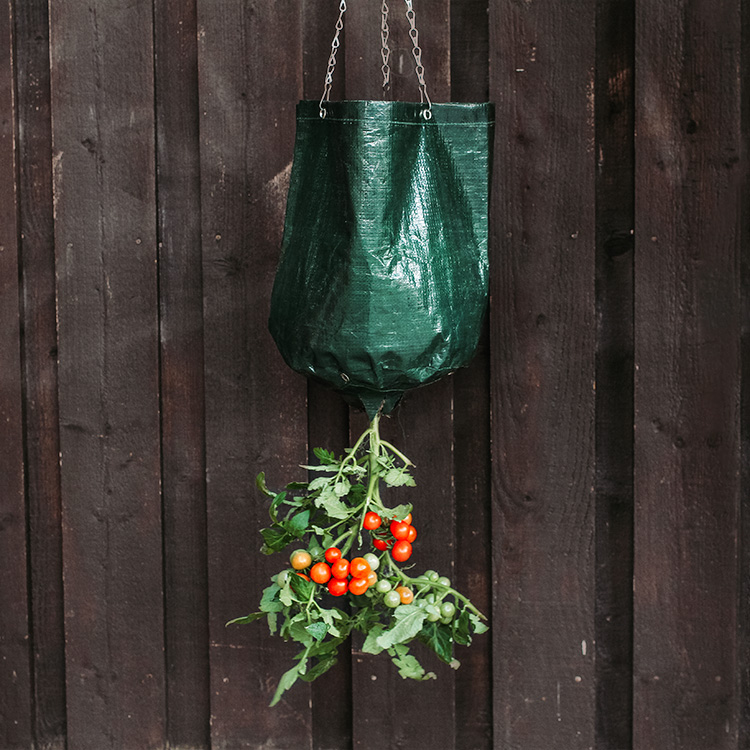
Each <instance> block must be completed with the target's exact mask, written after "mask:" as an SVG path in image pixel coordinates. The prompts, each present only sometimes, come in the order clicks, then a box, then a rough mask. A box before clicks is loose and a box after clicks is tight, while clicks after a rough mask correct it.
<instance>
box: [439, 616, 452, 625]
mask: <svg viewBox="0 0 750 750" xmlns="http://www.w3.org/2000/svg"><path fill="white" fill-rule="evenodd" d="M440 622H441V623H443V625H450V624H451V623H452V622H453V618H452V617H441V618H440Z"/></svg>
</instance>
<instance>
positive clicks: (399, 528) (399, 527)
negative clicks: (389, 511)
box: [390, 521, 409, 539]
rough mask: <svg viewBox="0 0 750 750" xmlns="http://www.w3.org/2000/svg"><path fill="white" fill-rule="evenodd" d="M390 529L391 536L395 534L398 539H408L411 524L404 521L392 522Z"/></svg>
mask: <svg viewBox="0 0 750 750" xmlns="http://www.w3.org/2000/svg"><path fill="white" fill-rule="evenodd" d="M390 529H391V534H393V536H395V537H396V539H406V537H407V535H408V533H409V524H408V523H405V522H404V521H391V526H390Z"/></svg>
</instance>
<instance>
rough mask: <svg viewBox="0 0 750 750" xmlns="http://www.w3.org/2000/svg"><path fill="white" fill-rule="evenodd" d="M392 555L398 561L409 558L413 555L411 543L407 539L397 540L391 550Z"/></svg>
mask: <svg viewBox="0 0 750 750" xmlns="http://www.w3.org/2000/svg"><path fill="white" fill-rule="evenodd" d="M391 555H393V559H394V560H395V561H396V562H404V561H405V560H408V559H409V558H410V557H411V544H409V542H407V541H406V539H402V540H401V541H400V542H396V543H395V544H394V545H393V549H392V550H391Z"/></svg>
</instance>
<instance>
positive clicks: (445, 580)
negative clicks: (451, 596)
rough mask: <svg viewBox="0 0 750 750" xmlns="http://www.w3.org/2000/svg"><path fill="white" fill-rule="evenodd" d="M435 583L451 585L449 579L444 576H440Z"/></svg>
mask: <svg viewBox="0 0 750 750" xmlns="http://www.w3.org/2000/svg"><path fill="white" fill-rule="evenodd" d="M435 583H437V584H439V585H440V586H450V585H451V579H450V578H446V577H445V576H440V577H439V578H438V579H437V581H435Z"/></svg>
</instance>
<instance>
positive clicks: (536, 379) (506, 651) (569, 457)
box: [490, 0, 595, 750]
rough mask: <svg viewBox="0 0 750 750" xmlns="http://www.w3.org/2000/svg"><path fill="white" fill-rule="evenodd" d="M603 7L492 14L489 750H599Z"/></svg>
mask: <svg viewBox="0 0 750 750" xmlns="http://www.w3.org/2000/svg"><path fill="white" fill-rule="evenodd" d="M594 11H595V3H594V2H593V1H589V0H586V1H585V2H579V3H576V4H575V6H571V5H569V4H562V3H548V4H545V5H544V7H542V6H538V5H536V4H518V3H514V2H505V1H504V0H500V1H496V2H492V3H491V4H490V48H491V58H490V96H491V98H492V99H493V100H494V101H495V103H496V106H497V107H498V117H497V127H496V140H495V146H496V150H495V180H494V184H493V196H494V201H493V211H492V218H491V226H492V227H493V229H492V248H493V251H492V256H491V267H492V268H493V271H492V281H491V295H492V297H491V317H490V341H491V346H492V349H491V364H492V425H493V431H492V450H493V546H494V549H493V556H494V576H493V583H494V591H495V597H494V606H493V623H494V628H493V655H494V658H493V661H494V694H493V696H494V708H495V711H494V722H495V726H494V742H495V747H497V748H503V749H504V750H505V749H507V750H510V749H511V748H512V749H513V750H516V749H520V748H542V747H565V748H566V750H567V749H570V750H576V749H578V748H592V747H593V746H594V691H595V686H594V662H593V639H594V505H593V500H594V497H593V484H594V388H593V385H594V350H595V317H594V240H595V232H594V210H593V209H594V172H593V165H594V161H593V159H594V152H593V147H594V113H593V87H594V79H593V68H592V61H593V60H594V41H595V36H594V31H595V26H594V22H595V12H594Z"/></svg>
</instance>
